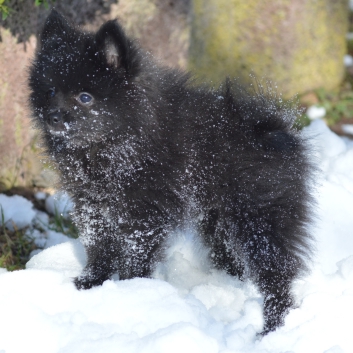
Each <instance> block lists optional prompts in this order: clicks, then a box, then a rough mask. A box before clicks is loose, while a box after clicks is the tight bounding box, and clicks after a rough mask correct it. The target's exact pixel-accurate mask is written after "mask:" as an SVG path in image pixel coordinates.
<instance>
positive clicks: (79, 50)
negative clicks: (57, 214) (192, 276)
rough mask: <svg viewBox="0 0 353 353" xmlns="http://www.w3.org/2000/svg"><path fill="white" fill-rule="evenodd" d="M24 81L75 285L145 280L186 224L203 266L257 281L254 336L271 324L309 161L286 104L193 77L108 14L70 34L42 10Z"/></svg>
mask: <svg viewBox="0 0 353 353" xmlns="http://www.w3.org/2000/svg"><path fill="white" fill-rule="evenodd" d="M29 85H30V89H31V95H30V104H31V107H32V111H33V119H34V121H35V122H36V125H37V127H38V128H39V129H40V130H41V132H42V135H43V140H44V142H45V146H46V149H47V152H48V155H49V156H50V157H52V159H53V160H54V161H55V162H56V164H57V168H58V170H59V172H60V176H61V183H62V187H63V189H65V190H67V191H68V192H69V194H70V195H71V196H72V199H73V201H74V203H75V209H74V211H73V219H74V221H75V223H76V224H77V226H78V228H79V230H80V233H81V240H82V243H83V244H84V246H85V248H86V251H87V255H88V263H87V265H86V267H85V269H84V270H83V272H82V274H81V275H80V276H79V277H77V278H76V279H75V284H76V286H77V288H78V289H88V288H91V287H92V286H97V285H101V284H102V283H103V282H104V281H105V280H107V279H108V278H110V277H111V276H112V274H113V273H115V272H117V273H118V274H119V276H120V279H127V278H133V277H146V276H150V275H151V272H152V271H153V269H154V267H155V265H156V263H157V262H158V261H160V260H161V259H162V255H163V249H164V244H165V240H166V239H167V237H168V234H170V233H171V232H172V231H173V229H175V228H176V227H178V228H180V227H181V228H182V227H183V226H185V225H186V224H187V225H188V226H189V225H190V222H191V224H194V225H195V227H197V228H198V230H199V234H200V236H201V238H202V240H203V242H204V243H205V244H206V245H207V246H208V247H209V248H210V258H211V261H212V262H213V264H214V265H215V266H216V267H217V268H220V269H224V270H226V271H227V272H228V273H229V274H231V275H234V276H239V277H240V278H245V277H250V278H251V279H253V280H254V281H255V282H256V283H257V285H258V286H259V288H260V290H261V292H262V293H263V295H264V316H265V326H264V330H263V333H264V334H265V333H267V332H269V331H272V330H274V329H275V328H276V327H277V326H279V325H281V324H283V320H284V316H285V314H286V313H287V312H288V310H289V308H290V307H292V306H293V298H292V296H291V294H290V289H291V283H292V281H293V280H294V279H296V278H297V277H298V276H299V275H300V274H301V272H302V270H303V269H305V267H306V266H305V264H306V262H307V260H308V255H309V254H310V246H309V243H310V242H309V240H310V236H309V234H308V231H307V226H308V224H309V222H310V218H311V197H310V193H309V180H310V179H311V174H312V172H311V171H312V167H311V163H310V161H309V160H308V158H307V154H308V148H307V146H306V143H305V141H303V139H302V137H301V135H300V133H298V132H297V131H296V130H295V129H293V127H292V125H293V120H294V119H295V116H294V115H295V114H293V112H292V111H291V110H289V109H287V110H286V109H283V108H280V107H279V105H278V104H277V102H276V100H275V98H274V97H273V96H271V95H268V94H265V92H263V91H261V89H260V92H258V93H256V94H255V93H254V94H250V93H248V92H247V91H246V90H245V89H244V88H241V87H240V85H238V84H236V83H234V82H231V81H228V82H226V83H225V84H224V86H223V87H222V88H220V89H218V90H212V89H206V88H204V87H197V86H196V85H195V84H194V83H193V82H190V77H189V75H188V74H184V73H181V72H179V71H177V70H172V69H166V68H161V67H158V66H157V65H156V64H155V62H153V61H152V60H151V58H150V57H149V56H148V55H147V54H146V53H144V52H143V51H142V50H141V49H140V48H139V47H138V46H137V45H136V44H135V43H134V42H133V41H131V40H130V39H129V38H128V37H126V35H125V34H124V32H123V30H122V28H121V27H120V25H119V24H118V23H117V22H116V21H109V22H107V23H105V24H104V25H103V26H102V27H101V28H100V29H99V30H98V32H97V33H95V34H92V33H84V32H82V31H80V30H78V29H76V28H75V27H73V26H71V25H69V24H68V23H67V21H66V20H65V19H64V18H63V17H62V16H61V15H60V14H59V13H57V12H56V11H55V10H53V11H52V12H51V14H50V16H49V17H48V19H47V21H46V23H45V26H44V29H43V32H42V35H41V43H40V46H39V49H38V52H37V54H36V57H35V59H34V62H33V64H32V66H31V69H30V78H29Z"/></svg>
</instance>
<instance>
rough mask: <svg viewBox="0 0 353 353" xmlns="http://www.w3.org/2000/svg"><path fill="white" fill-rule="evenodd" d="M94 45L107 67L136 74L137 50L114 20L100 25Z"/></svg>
mask: <svg viewBox="0 0 353 353" xmlns="http://www.w3.org/2000/svg"><path fill="white" fill-rule="evenodd" d="M96 44H97V47H98V50H99V51H100V52H102V53H103V56H104V58H105V60H106V63H107V65H108V66H110V67H112V68H114V69H119V68H123V69H125V71H126V72H127V73H128V74H132V75H133V74H136V70H137V68H138V55H137V49H136V47H135V45H134V43H133V42H132V41H131V40H130V39H129V38H128V37H127V36H126V34H125V32H124V30H123V29H122V27H121V26H120V25H119V23H118V22H117V21H116V20H112V21H108V22H106V23H105V24H103V25H102V27H101V28H100V29H99V30H98V32H97V34H96Z"/></svg>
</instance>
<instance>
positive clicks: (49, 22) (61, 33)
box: [41, 9, 72, 47]
mask: <svg viewBox="0 0 353 353" xmlns="http://www.w3.org/2000/svg"><path fill="white" fill-rule="evenodd" d="M70 31H72V27H71V26H70V25H69V23H68V21H67V20H66V19H65V17H64V16H62V15H61V14H60V13H59V12H57V11H56V10H55V9H53V10H51V12H50V15H49V16H48V18H47V19H46V21H45V24H44V27H43V30H42V34H41V46H42V47H43V46H45V44H46V43H48V42H51V41H52V40H53V39H54V40H57V39H58V38H60V37H65V36H66V35H67V33H70Z"/></svg>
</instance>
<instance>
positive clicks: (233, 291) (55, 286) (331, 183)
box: [0, 119, 353, 353]
mask: <svg viewBox="0 0 353 353" xmlns="http://www.w3.org/2000/svg"><path fill="white" fill-rule="evenodd" d="M305 133H306V134H308V136H310V139H311V140H312V141H314V142H313V143H314V145H315V149H316V152H315V158H317V160H318V163H319V165H320V168H321V170H322V175H321V177H319V176H318V188H317V192H316V195H317V200H318V205H317V213H318V218H317V224H316V225H315V226H313V233H314V235H315V239H316V241H317V251H316V257H315V259H314V261H313V264H312V273H311V275H309V276H308V277H306V278H303V279H302V280H300V281H298V282H297V283H296V284H295V287H294V293H295V295H296V299H297V303H298V308H297V309H294V310H292V311H291V312H290V314H289V315H288V316H287V318H286V321H285V326H283V327H281V328H279V329H278V330H277V331H276V332H272V333H270V334H268V335H267V336H265V337H264V338H262V339H259V338H258V337H257V336H256V332H259V331H261V328H262V324H263V319H262V297H261V295H260V294H259V293H258V291H257V290H256V288H255V287H254V286H253V285H252V284H251V283H248V282H245V283H242V282H240V281H238V280H237V279H235V278H232V277H231V276H228V275H226V274H225V273H223V272H221V271H215V270H214V269H212V268H211V267H210V266H209V264H208V263H207V261H206V258H205V251H204V249H202V247H201V246H200V245H198V244H197V243H196V241H195V239H194V238H193V234H192V232H191V231H190V232H189V233H185V234H177V235H176V236H175V240H174V242H173V243H172V244H171V247H170V249H169V257H168V260H167V261H166V262H165V263H164V264H161V265H160V266H159V267H158V269H157V270H156V272H155V274H154V278H152V279H141V278H135V279H133V280H127V281H117V280H114V279H112V280H110V281H107V282H105V283H104V284H103V285H102V286H101V287H96V288H93V289H91V290H88V291H78V290H76V288H75V287H74V285H73V283H72V278H73V277H75V276H76V275H78V274H79V273H80V271H81V269H82V268H83V266H84V264H85V261H86V259H85V254H84V251H83V248H82V246H81V245H80V243H79V241H78V240H69V239H68V238H66V237H65V236H64V235H62V234H58V233H54V232H52V231H46V237H47V238H46V237H44V235H43V232H39V231H33V232H32V236H34V237H36V242H37V243H38V244H39V245H42V246H43V247H45V248H46V249H45V250H44V251H42V252H40V253H38V254H37V255H35V256H33V257H32V258H31V260H30V261H29V262H28V264H27V269H26V270H22V271H16V272H6V270H4V269H0V353H23V352H35V353H42V352H43V353H54V352H60V353H78V352H82V353H83V352H84V353H90V352H92V353H98V352H103V353H110V352H114V353H115V352H121V353H130V352H131V353H132V352H133V353H147V352H148V353H159V352H160V353H162V352H163V353H167V352H168V353H172V352H178V353H179V352H180V353H216V352H222V353H230V352H234V353H235V352H236V353H242V352H247V353H252V352H254V353H255V352H256V353H270V352H273V353H274V352H278V353H290V352H296V353H316V352H317V353H324V352H325V353H342V352H346V353H349V352H353V334H352V327H353V211H352V210H353V141H349V140H347V139H343V138H340V137H338V136H336V135H335V134H333V133H332V132H330V130H329V129H328V128H327V127H326V125H325V124H324V123H323V121H322V120H321V119H318V120H315V121H313V123H312V124H311V126H310V127H309V128H307V129H306V131H305ZM37 197H38V198H40V197H44V195H41V194H38V195H37ZM66 201H67V200H66ZM0 203H2V204H3V211H4V216H5V221H7V224H10V223H11V219H12V220H13V221H14V222H15V223H17V222H23V223H25V224H26V223H27V224H28V223H34V224H35V223H36V222H37V224H38V222H39V223H40V222H41V223H42V225H44V226H43V229H44V228H45V225H46V224H47V218H46V217H47V216H46V215H45V214H44V213H36V212H35V211H34V210H33V209H32V205H31V203H29V202H28V201H26V200H24V199H21V198H20V197H13V198H11V200H10V199H9V198H6V197H5V196H4V195H0ZM62 204H63V203H62V202H61V203H60V202H59V206H56V207H58V208H59V211H60V212H64V211H65V207H64V208H60V207H61V206H60V205H62ZM50 207H52V210H53V207H54V206H53V199H52V198H50V199H49V201H48V200H47V208H50ZM22 225H23V224H22ZM54 244H58V245H55V246H51V245H54Z"/></svg>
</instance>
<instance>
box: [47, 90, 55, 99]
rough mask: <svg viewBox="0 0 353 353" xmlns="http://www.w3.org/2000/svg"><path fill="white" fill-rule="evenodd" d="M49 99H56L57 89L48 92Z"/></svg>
mask: <svg viewBox="0 0 353 353" xmlns="http://www.w3.org/2000/svg"><path fill="white" fill-rule="evenodd" d="M47 97H48V98H54V97H55V88H51V89H50V90H49V91H48V92H47Z"/></svg>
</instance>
